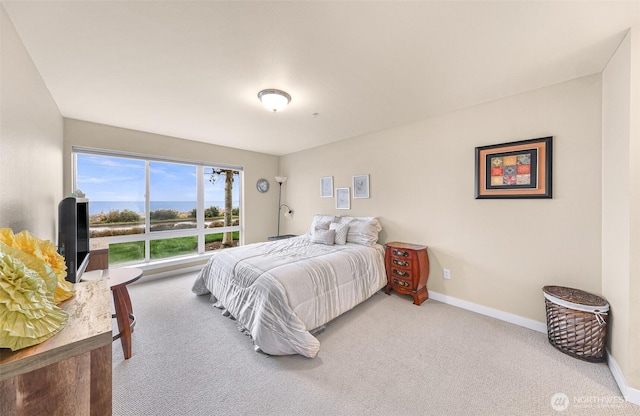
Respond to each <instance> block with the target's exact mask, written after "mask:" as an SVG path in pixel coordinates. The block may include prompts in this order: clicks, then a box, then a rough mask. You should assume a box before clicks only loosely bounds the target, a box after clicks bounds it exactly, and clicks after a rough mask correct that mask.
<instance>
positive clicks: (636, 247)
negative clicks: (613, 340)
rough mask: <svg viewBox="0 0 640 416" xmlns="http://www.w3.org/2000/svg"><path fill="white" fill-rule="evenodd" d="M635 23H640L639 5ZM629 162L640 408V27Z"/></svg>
mask: <svg viewBox="0 0 640 416" xmlns="http://www.w3.org/2000/svg"><path fill="white" fill-rule="evenodd" d="M636 9H637V18H636V22H640V3H638V4H637V8H636ZM630 36H631V77H630V78H631V82H630V86H629V91H630V94H631V100H630V102H631V104H630V111H629V112H630V114H631V118H630V131H631V133H630V137H629V139H630V142H631V144H630V152H629V154H630V159H631V167H630V169H631V184H630V193H631V197H630V204H631V208H630V210H631V221H630V223H631V224H630V228H631V233H630V234H631V235H630V240H631V241H630V250H629V251H630V252H631V253H632V254H631V259H630V260H631V266H630V268H629V269H630V280H629V352H630V356H629V366H628V367H627V368H625V369H624V374H625V376H626V377H627V382H628V385H629V386H631V387H633V388H634V389H635V398H634V399H635V400H634V403H636V404H640V329H639V328H640V256H639V255H638V253H640V23H637V24H636V25H635V26H633V27H632V29H631V32H630Z"/></svg>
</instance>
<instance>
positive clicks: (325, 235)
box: [311, 229, 336, 246]
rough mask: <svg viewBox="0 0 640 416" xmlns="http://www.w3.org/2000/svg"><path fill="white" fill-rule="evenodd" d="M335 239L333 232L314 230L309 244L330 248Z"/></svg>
mask: <svg viewBox="0 0 640 416" xmlns="http://www.w3.org/2000/svg"><path fill="white" fill-rule="evenodd" d="M335 238H336V232H335V231H334V230H321V229H316V232H315V233H313V234H312V235H311V242H312V243H319V244H326V245H328V246H332V245H333V242H334V241H335Z"/></svg>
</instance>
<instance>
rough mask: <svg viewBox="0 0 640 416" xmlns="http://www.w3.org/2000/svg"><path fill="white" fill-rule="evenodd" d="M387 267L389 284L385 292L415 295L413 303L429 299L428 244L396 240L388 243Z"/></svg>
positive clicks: (417, 303)
mask: <svg viewBox="0 0 640 416" xmlns="http://www.w3.org/2000/svg"><path fill="white" fill-rule="evenodd" d="M385 267H386V269H387V286H386V287H385V289H384V293H386V294H387V295H388V294H389V293H390V292H391V290H392V289H393V290H395V291H396V292H398V293H401V294H405V295H411V296H413V304H414V305H420V304H421V303H422V302H424V301H425V300H427V298H428V297H429V292H428V291H427V279H428V278H429V256H428V255H427V246H422V245H417V244H409V243H401V242H398V241H394V242H391V243H387V244H386V250H385Z"/></svg>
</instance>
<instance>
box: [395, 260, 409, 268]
mask: <svg viewBox="0 0 640 416" xmlns="http://www.w3.org/2000/svg"><path fill="white" fill-rule="evenodd" d="M393 264H397V265H398V266H404V267H409V263H408V262H406V261H402V260H398V259H393Z"/></svg>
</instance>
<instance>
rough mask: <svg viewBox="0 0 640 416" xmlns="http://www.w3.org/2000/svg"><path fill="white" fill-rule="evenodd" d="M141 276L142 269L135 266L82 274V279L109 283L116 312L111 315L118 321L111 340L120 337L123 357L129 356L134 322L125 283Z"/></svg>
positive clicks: (134, 318) (127, 357)
mask: <svg viewBox="0 0 640 416" xmlns="http://www.w3.org/2000/svg"><path fill="white" fill-rule="evenodd" d="M140 277H142V270H140V269H136V268H116V269H104V270H96V271H92V272H85V273H84V274H83V275H82V280H83V281H89V280H100V279H105V280H107V282H108V283H109V287H110V288H111V293H112V294H113V304H114V308H115V310H116V313H115V314H114V315H113V317H114V318H116V319H117V321H118V331H119V332H118V334H116V335H114V336H113V340H114V341H115V340H117V339H118V338H119V339H120V342H121V343H122V351H123V352H124V358H125V360H126V359H129V358H131V333H132V332H133V328H134V326H135V324H136V317H135V315H134V314H133V306H131V298H130V297H129V291H128V290H127V285H128V284H129V283H133V282H135V281H136V280H138V279H140Z"/></svg>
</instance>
